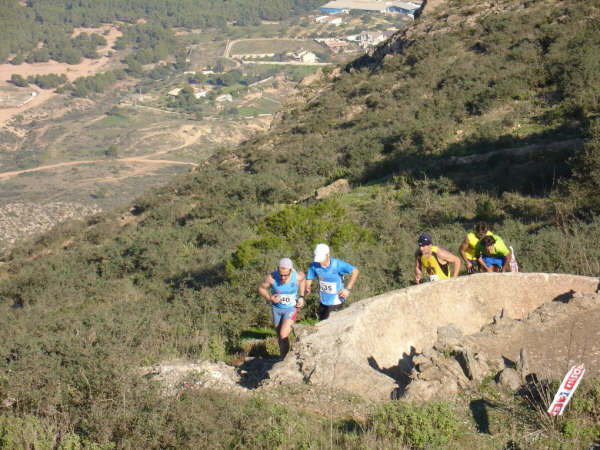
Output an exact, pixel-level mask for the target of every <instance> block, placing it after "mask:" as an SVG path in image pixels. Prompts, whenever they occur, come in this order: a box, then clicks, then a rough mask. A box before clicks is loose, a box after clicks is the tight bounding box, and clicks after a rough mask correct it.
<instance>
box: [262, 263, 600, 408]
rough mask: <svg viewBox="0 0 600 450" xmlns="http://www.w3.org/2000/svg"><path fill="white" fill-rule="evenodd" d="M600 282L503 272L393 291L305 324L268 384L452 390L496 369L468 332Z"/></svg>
mask: <svg viewBox="0 0 600 450" xmlns="http://www.w3.org/2000/svg"><path fill="white" fill-rule="evenodd" d="M597 289H598V279H597V278H591V277H581V276H572V275H560V274H542V273H503V274H477V275H472V276H468V277H459V278H455V279H451V280H444V281H438V282H435V283H426V284H423V285H419V286H413V287H409V288H406V289H401V290H397V291H393V292H389V293H386V294H383V295H379V296H377V297H373V298H370V299H365V300H362V301H360V302H357V303H354V304H352V305H350V306H349V307H348V308H346V309H345V310H343V311H340V312H338V313H335V314H332V316H331V317H330V318H329V319H328V320H325V321H323V322H320V323H318V324H317V325H316V326H315V327H313V329H312V330H305V331H304V332H303V333H304V335H302V336H301V337H300V338H299V339H298V342H297V343H296V345H295V348H294V350H293V353H291V354H289V355H288V357H287V358H286V360H285V361H282V362H280V363H277V364H275V366H274V367H273V369H271V370H270V372H269V381H268V383H288V382H293V383H295V382H298V381H303V382H306V383H310V384H318V385H322V386H330V387H332V388H339V389H344V390H346V391H350V392H353V393H357V394H360V395H361V396H363V397H365V398H367V399H370V400H375V401H379V400H386V399H389V398H390V397H394V396H398V395H406V396H409V397H410V396H413V398H427V397H428V396H429V397H431V396H433V395H451V394H453V393H456V392H458V390H459V389H461V388H465V387H468V386H471V385H473V383H477V382H478V381H479V380H480V379H481V377H482V376H484V374H489V370H488V369H487V368H486V366H485V363H486V361H485V358H486V357H483V353H482V352H481V351H480V350H478V349H477V347H476V346H475V345H474V344H473V343H472V342H471V341H469V339H466V338H462V337H461V335H462V334H465V335H472V334H474V333H479V332H480V331H481V328H482V327H483V326H485V325H487V324H490V323H491V322H492V321H494V317H495V323H494V325H493V326H494V327H495V328H494V329H495V330H496V332H498V331H499V330H500V328H501V327H502V326H513V325H514V324H515V323H516V322H515V321H519V320H522V319H525V318H527V316H528V315H529V314H530V313H531V312H532V311H534V310H535V309H536V308H538V307H539V306H540V305H542V304H544V303H547V302H552V301H553V300H554V301H555V302H553V303H556V304H558V303H562V300H563V299H568V298H572V297H574V296H577V295H583V294H587V293H595V292H596V291H597ZM499 311H502V313H501V314H499ZM537 314H538V315H540V316H541V317H543V311H542V312H537ZM450 324H453V325H452V326H450V327H448V326H449V325H450ZM511 324H513V325H511ZM517 351H518V350H517ZM415 371H416V372H415ZM443 374H445V375H444V376H442V375H443ZM448 379H451V380H452V382H448ZM421 381H422V382H428V383H420V382H421ZM419 384H420V387H418V385H419ZM407 386H408V387H407ZM436 386H437V387H436ZM418 391H419V392H418Z"/></svg>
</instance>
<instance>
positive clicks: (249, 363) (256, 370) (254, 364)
mask: <svg viewBox="0 0 600 450" xmlns="http://www.w3.org/2000/svg"><path fill="white" fill-rule="evenodd" d="M279 361H280V359H278V358H247V359H246V361H245V362H244V363H243V364H242V365H240V366H238V368H237V372H238V374H239V376H240V381H239V383H238V384H239V385H240V386H243V387H245V388H246V389H256V388H257V387H259V386H260V385H261V383H262V382H263V381H264V380H266V379H267V378H269V370H271V368H272V367H273V366H274V365H275V364H276V363H277V362H279Z"/></svg>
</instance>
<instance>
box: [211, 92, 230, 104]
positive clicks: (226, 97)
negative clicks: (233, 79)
mask: <svg viewBox="0 0 600 450" xmlns="http://www.w3.org/2000/svg"><path fill="white" fill-rule="evenodd" d="M215 101H216V102H219V103H223V102H232V101H233V97H232V95H231V94H223V95H219V96H218V97H217V98H215Z"/></svg>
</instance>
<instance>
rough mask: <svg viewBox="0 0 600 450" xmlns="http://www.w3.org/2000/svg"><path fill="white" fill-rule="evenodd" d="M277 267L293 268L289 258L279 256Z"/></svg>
mask: <svg viewBox="0 0 600 450" xmlns="http://www.w3.org/2000/svg"><path fill="white" fill-rule="evenodd" d="M277 267H281V268H282V269H293V268H294V263H293V262H292V260H291V259H290V258H281V259H280V260H279V264H277Z"/></svg>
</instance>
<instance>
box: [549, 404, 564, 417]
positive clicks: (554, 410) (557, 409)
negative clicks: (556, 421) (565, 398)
mask: <svg viewBox="0 0 600 450" xmlns="http://www.w3.org/2000/svg"><path fill="white" fill-rule="evenodd" d="M561 409H562V404H559V405H554V408H552V410H551V411H550V415H551V416H556V415H558V413H559V412H560V410H561Z"/></svg>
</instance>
